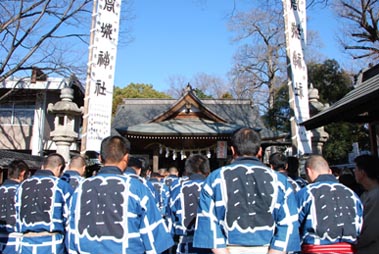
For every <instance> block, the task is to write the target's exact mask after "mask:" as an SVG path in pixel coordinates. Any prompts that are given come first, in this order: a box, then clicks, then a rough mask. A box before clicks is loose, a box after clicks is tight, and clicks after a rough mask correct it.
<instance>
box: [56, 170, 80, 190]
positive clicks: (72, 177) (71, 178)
mask: <svg viewBox="0 0 379 254" xmlns="http://www.w3.org/2000/svg"><path fill="white" fill-rule="evenodd" d="M61 178H62V180H64V181H66V182H68V183H69V184H70V185H71V187H72V188H73V189H74V190H75V189H76V187H78V185H79V183H80V182H81V181H82V180H83V179H84V177H82V176H81V175H80V174H79V172H78V171H75V170H66V171H65V172H64V173H63V175H62V176H61Z"/></svg>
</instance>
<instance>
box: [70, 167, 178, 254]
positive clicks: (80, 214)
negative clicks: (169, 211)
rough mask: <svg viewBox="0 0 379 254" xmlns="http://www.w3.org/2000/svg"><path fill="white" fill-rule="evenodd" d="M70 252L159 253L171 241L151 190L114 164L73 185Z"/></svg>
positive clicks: (170, 243) (166, 247) (171, 242)
mask: <svg viewBox="0 0 379 254" xmlns="http://www.w3.org/2000/svg"><path fill="white" fill-rule="evenodd" d="M69 240H70V241H69V248H70V253H119V254H123V253H124V254H126V253H160V252H163V251H164V250H166V249H168V248H169V247H171V246H172V245H173V240H172V237H171V235H170V234H169V232H168V230H167V227H166V225H165V223H164V220H163V219H162V217H161V215H160V213H159V211H158V209H157V206H156V203H155V200H154V197H153V196H152V194H151V192H150V190H149V189H148V188H147V187H146V186H145V185H143V183H142V182H141V181H140V180H138V179H137V178H135V177H131V176H128V175H125V174H123V173H122V172H121V170H120V169H119V168H117V167H111V166H106V167H103V168H102V169H101V170H100V171H99V173H98V174H97V175H96V176H94V177H90V178H87V179H86V180H84V181H83V182H81V184H80V185H79V186H78V188H77V189H76V191H75V193H74V195H73V197H72V204H71V214H70V228H69Z"/></svg>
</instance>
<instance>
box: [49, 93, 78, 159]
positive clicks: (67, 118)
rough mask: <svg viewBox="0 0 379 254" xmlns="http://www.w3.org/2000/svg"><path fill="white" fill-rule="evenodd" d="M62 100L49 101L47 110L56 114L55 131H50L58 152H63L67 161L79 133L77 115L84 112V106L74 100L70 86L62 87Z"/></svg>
mask: <svg viewBox="0 0 379 254" xmlns="http://www.w3.org/2000/svg"><path fill="white" fill-rule="evenodd" d="M60 98H61V100H60V101H58V102H57V103H55V104H52V103H49V105H48V108H47V111H48V113H51V114H54V115H55V119H54V126H55V128H54V131H52V132H51V133H50V136H51V137H52V140H53V141H54V142H55V144H56V146H57V153H59V154H61V155H62V156H63V157H64V159H65V160H66V162H68V161H69V160H70V146H71V144H72V143H74V142H75V141H76V140H77V139H78V137H79V134H78V133H77V132H75V116H80V115H82V114H83V113H84V109H83V107H80V108H78V105H77V104H76V103H74V102H73V101H72V100H73V98H74V90H73V89H72V88H70V87H64V88H62V89H61V95H60Z"/></svg>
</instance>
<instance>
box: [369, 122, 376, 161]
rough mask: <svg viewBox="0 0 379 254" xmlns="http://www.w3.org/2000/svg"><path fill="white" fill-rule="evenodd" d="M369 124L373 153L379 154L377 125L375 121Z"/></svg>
mask: <svg viewBox="0 0 379 254" xmlns="http://www.w3.org/2000/svg"><path fill="white" fill-rule="evenodd" d="M368 126H369V135H370V144H371V153H372V154H373V155H375V156H378V139H377V127H376V124H375V123H370V124H369V125H368Z"/></svg>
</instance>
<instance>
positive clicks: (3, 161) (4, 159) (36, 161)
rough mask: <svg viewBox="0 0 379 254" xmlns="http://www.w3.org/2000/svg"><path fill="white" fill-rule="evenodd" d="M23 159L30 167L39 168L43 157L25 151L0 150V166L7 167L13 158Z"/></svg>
mask: <svg viewBox="0 0 379 254" xmlns="http://www.w3.org/2000/svg"><path fill="white" fill-rule="evenodd" d="M15 159H20V160H24V161H25V163H26V164H28V166H29V168H31V169H39V168H40V167H41V164H42V161H43V158H42V157H40V156H34V155H30V154H26V153H20V152H13V151H7V150H0V168H4V167H7V166H8V165H9V164H10V163H11V162H12V161H13V160H15Z"/></svg>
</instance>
